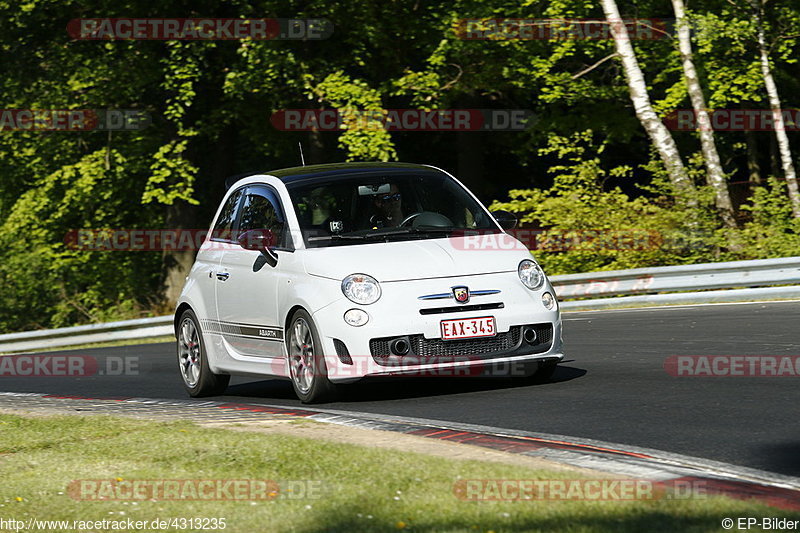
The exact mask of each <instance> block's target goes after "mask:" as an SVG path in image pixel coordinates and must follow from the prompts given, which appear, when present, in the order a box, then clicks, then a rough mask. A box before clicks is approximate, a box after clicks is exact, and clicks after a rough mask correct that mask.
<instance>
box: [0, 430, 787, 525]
mask: <svg viewBox="0 0 800 533" xmlns="http://www.w3.org/2000/svg"><path fill="white" fill-rule="evenodd" d="M575 477H576V476H575V475H574V474H572V473H569V472H554V471H546V470H531V469H527V468H519V467H514V466H508V465H502V464H497V463H484V462H478V461H457V460H450V459H442V458H438V457H431V456H427V455H422V454H416V453H413V452H397V451H391V450H379V449H372V448H367V447H362V446H356V445H348V444H337V443H333V442H328V441H324V440H319V439H307V438H299V437H289V436H285V435H270V434H262V433H248V432H241V431H231V430H225V429H209V428H202V427H199V426H197V425H194V424H192V423H188V422H152V421H141V420H133V419H125V418H110V417H100V416H91V417H80V416H55V417H31V418H28V417H20V416H16V415H0V480H2V483H1V484H0V518H3V519H6V520H7V519H9V518H13V519H15V520H22V521H27V520H28V519H29V518H36V519H39V520H69V521H72V520H93V521H94V520H103V519H105V520H114V521H121V520H127V519H131V520H142V521H147V522H151V521H152V520H154V519H165V520H166V519H172V518H178V519H180V518H225V523H226V527H225V529H224V531H226V532H243V533H244V532H246V533H251V532H272V531H275V532H284V531H291V532H298V533H311V532H342V533H345V532H346V533H351V532H371V531H395V532H396V531H400V530H402V531H414V532H431V533H433V532H435V533H445V532H470V533H474V532H477V531H480V532H487V531H494V532H496V533H500V532H511V531H513V532H519V531H568V532H595V531H597V532H599V531H603V532H605V531H614V532H627V531H630V532H637V533H638V532H642V531H649V532H654V531H665V532H675V531H681V532H684V531H685V532H691V531H717V532H718V531H721V530H722V529H721V526H720V523H721V520H722V519H723V518H725V517H733V518H734V519H735V518H736V517H787V518H791V517H793V518H794V519H797V518H800V514H798V513H794V514H792V513H789V512H784V511H779V510H776V509H772V508H769V507H765V506H762V505H760V504H757V503H750V502H737V501H733V500H728V499H725V498H708V499H692V500H650V501H611V502H609V501H605V502H600V501H504V502H503V501H481V502H474V501H463V500H461V499H459V498H457V497H456V496H455V494H454V490H453V488H454V484H455V483H456V482H457V481H458V480H459V479H528V480H534V479H540V480H545V479H574V478H575ZM186 479H193V480H200V479H203V480H231V479H233V480H248V479H253V480H265V479H269V480H275V481H276V482H278V484H279V485H280V486H281V490H280V494H279V495H278V496H277V497H275V498H274V499H270V500H263V499H255V500H250V499H245V500H236V501H230V500H212V501H208V500H203V501H197V500H195V501H165V500H157V501H153V500H149V499H143V500H136V501H83V500H80V499H76V498H75V497H73V496H71V495H70V490H69V489H68V487H70V486H71V485H70V484H71V483H72V482H74V481H75V480H109V481H110V480H125V481H133V480H186ZM72 486H73V488H74V487H75V485H74V484H73V485H72ZM291 486H293V487H295V488H297V490H296V491H295V492H294V493H291V492H288V491H287V490H286V489H287V487H291ZM300 492H305V494H300ZM84 494H86V493H84ZM88 494H90V495H91V494H94V493H93V492H91V491H90V492H89V493H88ZM0 530H3V531H9V530H10V529H8V528H7V529H2V522H0ZM48 530H50V531H62V530H63V531H68V530H69V529H59V528H56V527H53V526H50V529H48ZM109 530H112V529H111V528H106V529H103V528H95V529H83V531H109ZM180 530H181V529H180V528H167V529H162V531H180ZM183 530H184V531H187V530H191V531H198V530H200V529H199V528H191V529H183ZM217 530H219V529H217ZM26 531H27V530H26ZM71 531H75V529H72V530H71ZM129 531H130V530H129ZM140 531H155V529H141V530H140Z"/></svg>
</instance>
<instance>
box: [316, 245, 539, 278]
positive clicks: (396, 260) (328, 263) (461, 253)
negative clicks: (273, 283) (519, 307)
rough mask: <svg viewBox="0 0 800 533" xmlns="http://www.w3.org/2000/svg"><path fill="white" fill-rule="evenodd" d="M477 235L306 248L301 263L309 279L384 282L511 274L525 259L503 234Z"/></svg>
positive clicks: (526, 255)
mask: <svg viewBox="0 0 800 533" xmlns="http://www.w3.org/2000/svg"><path fill="white" fill-rule="evenodd" d="M483 237H484V238H482V239H481V240H476V238H475V237H449V238H442V239H424V240H411V241H399V242H398V241H394V242H388V243H384V242H380V243H369V244H358V245H347V246H331V247H326V248H311V249H307V250H305V253H304V255H305V261H304V263H305V268H306V272H308V273H309V274H311V275H312V276H320V277H324V278H331V279H336V280H341V279H343V278H344V277H345V276H348V275H350V274H355V273H359V274H368V275H370V276H372V277H373V278H375V279H376V280H378V281H379V282H389V281H403V280H412V279H425V278H443V277H451V276H470V275H475V274H488V273H492V272H513V271H516V270H517V266H518V265H519V262H520V261H522V260H523V259H531V255H530V252H528V250H527V248H525V246H523V245H522V243H520V242H519V241H517V240H516V239H514V238H512V237H510V236H509V235H506V234H499V235H497V237H500V239H497V238H494V239H486V238H485V237H493V236H483ZM498 243H499V244H498Z"/></svg>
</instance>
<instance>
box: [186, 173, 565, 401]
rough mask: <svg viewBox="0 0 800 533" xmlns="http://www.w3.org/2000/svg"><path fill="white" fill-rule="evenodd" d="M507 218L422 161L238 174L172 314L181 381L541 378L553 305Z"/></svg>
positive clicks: (312, 395)
mask: <svg viewBox="0 0 800 533" xmlns="http://www.w3.org/2000/svg"><path fill="white" fill-rule="evenodd" d="M515 222H516V219H515V218H514V216H513V215H511V214H510V213H506V212H495V213H494V216H492V214H491V213H490V212H489V211H488V210H487V209H486V208H485V207H483V205H481V203H480V202H479V201H478V200H477V198H476V197H475V196H474V195H473V194H472V193H470V192H469V191H468V190H467V189H466V188H465V187H464V186H463V185H461V183H459V182H458V180H456V179H455V178H454V177H453V176H451V175H450V174H448V173H447V172H444V171H443V170H440V169H437V168H434V167H430V166H424V165H412V164H405V163H341V164H330V165H315V166H304V167H296V168H290V169H284V170H278V171H274V172H267V173H264V174H255V175H249V176H246V177H244V178H240V179H238V181H235V182H234V183H232V184H230V185H229V189H228V191H227V193H226V195H225V197H224V198H223V200H222V203H221V205H220V207H219V209H218V210H217V214H216V217H215V219H214V223H213V225H212V226H211V229H210V231H209V234H208V236H207V237H206V239H205V241H204V242H203V244H202V246H201V247H200V250H199V252H198V254H197V259H196V260H195V263H194V266H193V267H192V269H191V272H190V273H189V275H188V277H187V279H186V285H185V286H184V288H183V291H182V293H181V296H180V299H179V301H178V305H177V308H176V311H175V334H176V337H177V341H178V342H177V344H178V365H179V367H180V373H181V376H182V377H183V382H184V386H185V388H186V390H187V391H188V393H189V394H190V395H191V396H194V397H198V396H208V395H218V394H222V393H223V392H224V390H225V388H226V387H227V385H228V381H229V380H230V376H231V375H244V376H273V377H281V378H289V379H290V380H291V382H292V385H293V387H294V390H295V392H296V393H297V396H298V397H299V398H300V399H301V400H302V401H303V402H316V401H322V400H324V399H326V398H330V397H331V395H332V394H331V393H332V392H333V391H334V390H335V388H336V385H337V383H338V384H342V383H344V382H349V381H354V380H357V379H359V378H363V377H366V376H382V375H406V376H417V375H420V376H422V375H424V376H431V375H441V376H469V375H486V372H485V371H486V369H488V368H491V369H493V370H492V374H493V375H494V374H496V373H497V372H498V371H500V372H502V370H503V369H504V368H505V369H508V371H509V372H511V373H512V374H514V375H518V376H519V375H526V376H532V375H534V374H535V377H536V378H537V379H538V378H544V379H547V378H549V377H550V375H551V374H552V373H553V370H554V369H555V367H556V365H557V364H558V362H559V361H561V360H562V359H563V357H564V355H563V352H562V342H561V318H560V313H559V309H558V303H557V301H556V299H555V293H554V292H553V288H552V286H551V285H550V282H549V280H548V279H547V276H545V274H544V272H543V271H542V269H541V268H540V267H539V265H538V264H537V263H536V262H535V261H534V259H533V257H532V256H531V254H530V252H528V250H527V249H526V248H525V247H524V246H523V245H522V244H521V243H520V242H519V241H517V240H515V239H514V238H513V237H512V236H510V235H508V234H507V233H505V231H504V230H506V229H511V228H512V227H513V226H514V224H515ZM498 239H501V240H502V241H503V242H504V243H505V244H504V245H502V246H497V245H489V246H484V245H482V243H497V242H499V241H498ZM509 242H511V243H513V246H508V243H509ZM520 371H521V372H522V374H520Z"/></svg>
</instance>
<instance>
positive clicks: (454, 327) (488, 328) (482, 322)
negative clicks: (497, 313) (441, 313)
mask: <svg viewBox="0 0 800 533" xmlns="http://www.w3.org/2000/svg"><path fill="white" fill-rule="evenodd" d="M441 330H442V339H444V340H453V339H474V338H476V337H494V336H495V335H497V328H496V327H495V324H494V317H493V316H482V317H478V318H457V319H454V320H442V322H441Z"/></svg>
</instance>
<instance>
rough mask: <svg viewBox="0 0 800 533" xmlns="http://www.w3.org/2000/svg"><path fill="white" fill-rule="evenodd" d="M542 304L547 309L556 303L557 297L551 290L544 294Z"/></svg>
mask: <svg viewBox="0 0 800 533" xmlns="http://www.w3.org/2000/svg"><path fill="white" fill-rule="evenodd" d="M542 304H543V305H544V307H545V308H546V309H552V308H553V307H555V305H556V299H555V298H553V295H552V294H550V293H549V292H546V293H544V294H542Z"/></svg>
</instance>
